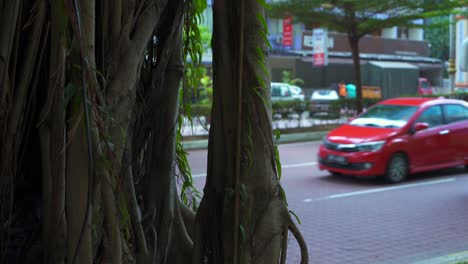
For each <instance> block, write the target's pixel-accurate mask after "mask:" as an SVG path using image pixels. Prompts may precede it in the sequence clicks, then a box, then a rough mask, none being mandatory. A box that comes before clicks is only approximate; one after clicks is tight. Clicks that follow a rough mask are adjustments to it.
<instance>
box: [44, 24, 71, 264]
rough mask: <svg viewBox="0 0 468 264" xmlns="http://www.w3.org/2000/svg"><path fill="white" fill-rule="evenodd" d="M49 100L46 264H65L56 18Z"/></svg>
mask: <svg viewBox="0 0 468 264" xmlns="http://www.w3.org/2000/svg"><path fill="white" fill-rule="evenodd" d="M51 20H52V21H51V24H52V30H51V44H50V45H51V46H50V54H51V55H50V62H49V86H48V89H47V93H48V99H47V101H46V103H45V105H44V107H43V109H42V113H41V117H40V120H39V124H38V126H39V134H40V138H41V145H42V146H41V149H42V159H43V162H42V166H43V173H42V181H43V186H42V193H43V197H44V198H43V216H44V218H43V219H42V225H43V228H42V239H43V241H48V243H44V244H43V245H44V249H43V250H44V254H43V257H44V263H63V262H64V260H65V255H66V248H65V245H66V243H65V238H66V231H65V230H66V223H65V109H64V107H63V104H64V89H63V87H64V86H65V49H64V47H63V46H62V43H63V42H62V41H63V40H64V36H63V35H62V34H61V33H60V31H59V29H58V27H59V26H58V22H57V20H56V17H52V18H51Z"/></svg>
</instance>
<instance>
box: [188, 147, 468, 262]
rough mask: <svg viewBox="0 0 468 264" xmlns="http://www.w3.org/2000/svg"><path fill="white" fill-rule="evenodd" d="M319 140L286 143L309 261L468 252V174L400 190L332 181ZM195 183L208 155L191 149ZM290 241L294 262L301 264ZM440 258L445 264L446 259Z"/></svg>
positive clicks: (286, 181)
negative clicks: (321, 160) (321, 164)
mask: <svg viewBox="0 0 468 264" xmlns="http://www.w3.org/2000/svg"><path fill="white" fill-rule="evenodd" d="M318 146H319V143H318V142H308V143H296V144H285V145H281V146H280V148H279V150H280V157H281V161H282V166H283V178H282V185H283V187H284V189H285V190H286V194H287V197H288V202H289V207H290V209H291V210H293V211H294V212H295V213H296V214H297V215H299V217H300V219H301V221H302V225H300V229H301V231H302V233H303V235H304V237H305V239H306V241H307V242H308V248H309V255H310V263H324V264H332V263H358V264H362V263H385V264H387V263H395V264H401V263H414V262H418V261H419V262H421V263H442V262H440V261H435V260H437V259H435V258H437V257H440V256H447V255H451V256H455V257H456V256H457V255H461V254H460V253H461V252H464V253H465V254H466V253H467V252H468V173H467V172H466V171H465V170H464V168H461V167H460V168H451V169H446V170H441V171H435V172H431V173H424V174H418V175H413V176H411V178H410V179H408V180H406V181H405V182H403V183H400V184H396V185H386V184H384V183H382V182H381V181H378V180H376V179H356V178H349V177H344V176H340V177H337V176H331V175H329V174H328V173H327V172H323V171H319V170H318V167H317V157H316V153H317V149H318ZM189 154H190V155H189V162H190V164H191V167H192V173H193V175H194V177H195V185H196V186H197V187H198V188H199V189H200V190H202V187H203V184H204V182H205V168H206V158H207V157H206V150H196V151H190V152H189ZM299 259H300V257H299V249H298V245H297V243H296V241H295V240H294V239H293V237H292V236H290V243H289V249H288V261H287V263H291V264H293V263H299ZM439 260H440V259H439Z"/></svg>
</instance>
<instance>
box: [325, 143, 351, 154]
mask: <svg viewBox="0 0 468 264" xmlns="http://www.w3.org/2000/svg"><path fill="white" fill-rule="evenodd" d="M324 146H325V148H327V149H329V150H333V151H338V152H358V151H359V149H358V148H357V147H355V146H350V145H346V144H337V143H333V142H329V141H326V142H324Z"/></svg>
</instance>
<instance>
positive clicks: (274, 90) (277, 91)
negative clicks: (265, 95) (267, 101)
mask: <svg viewBox="0 0 468 264" xmlns="http://www.w3.org/2000/svg"><path fill="white" fill-rule="evenodd" d="M271 96H274V97H280V96H281V86H278V85H272V86H271Z"/></svg>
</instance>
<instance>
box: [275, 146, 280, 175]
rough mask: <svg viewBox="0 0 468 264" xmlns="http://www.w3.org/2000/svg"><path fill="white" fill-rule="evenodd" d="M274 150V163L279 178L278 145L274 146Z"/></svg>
mask: <svg viewBox="0 0 468 264" xmlns="http://www.w3.org/2000/svg"><path fill="white" fill-rule="evenodd" d="M274 151H275V163H276V170H277V171H278V179H280V180H281V161H280V157H279V151H278V146H276V145H275V146H274Z"/></svg>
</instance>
